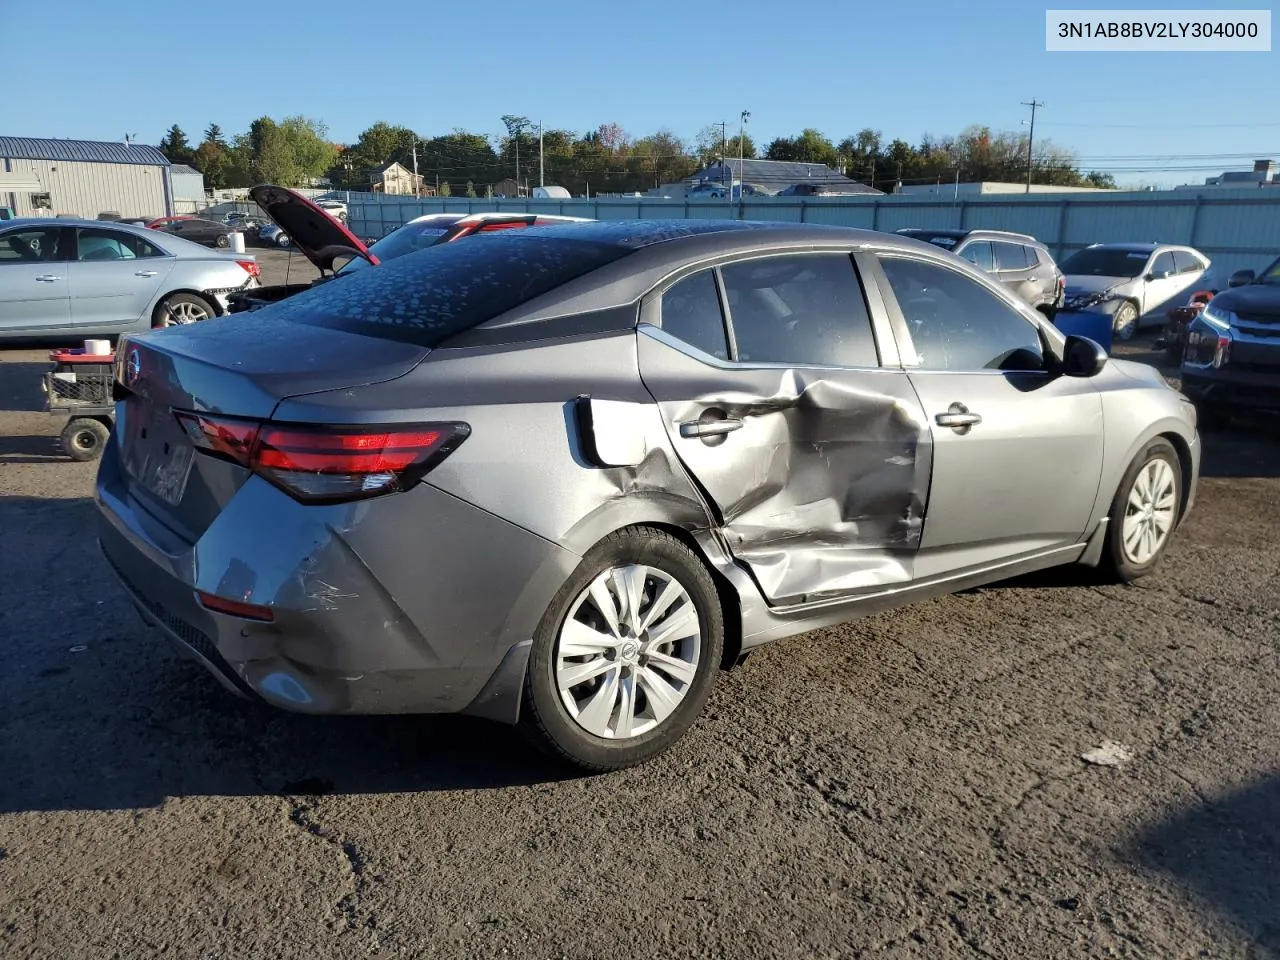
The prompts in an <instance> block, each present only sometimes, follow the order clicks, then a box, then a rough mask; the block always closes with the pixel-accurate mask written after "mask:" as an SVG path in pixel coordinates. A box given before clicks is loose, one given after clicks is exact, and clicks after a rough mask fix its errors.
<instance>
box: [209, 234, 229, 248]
mask: <svg viewBox="0 0 1280 960" xmlns="http://www.w3.org/2000/svg"><path fill="white" fill-rule="evenodd" d="M213 242H214V243H216V244H217V245H218V246H219V247H223V248H225V247H229V246H230V245H231V238H230V237H229V236H227V235H226V234H225V233H220V234H218V238H217V239H216V240H214V241H213Z"/></svg>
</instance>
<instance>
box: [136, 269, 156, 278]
mask: <svg viewBox="0 0 1280 960" xmlns="http://www.w3.org/2000/svg"><path fill="white" fill-rule="evenodd" d="M155 275H156V272H155V271H154V270H139V271H138V272H137V273H135V274H134V276H135V277H154V276H155Z"/></svg>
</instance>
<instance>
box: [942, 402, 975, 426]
mask: <svg viewBox="0 0 1280 960" xmlns="http://www.w3.org/2000/svg"><path fill="white" fill-rule="evenodd" d="M933 421H934V423H936V424H937V425H938V426H940V427H950V428H951V429H952V430H954V431H955V432H956V433H961V434H964V433H968V432H969V428H970V427H972V426H973V425H974V424H975V423H981V422H982V415H981V414H977V413H972V412H971V411H970V410H969V408H968V407H966V406H965V405H964V404H963V403H959V402H957V403H953V404H951V406H950V407H948V408H947V412H946V413H940V414H938V415H937V416H935V417H934V418H933Z"/></svg>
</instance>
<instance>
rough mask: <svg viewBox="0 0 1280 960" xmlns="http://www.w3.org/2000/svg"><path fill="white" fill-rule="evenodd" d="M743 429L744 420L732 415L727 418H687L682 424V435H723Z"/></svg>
mask: <svg viewBox="0 0 1280 960" xmlns="http://www.w3.org/2000/svg"><path fill="white" fill-rule="evenodd" d="M741 429H742V421H741V420H737V419H734V418H732V417H730V418H728V419H725V420H686V421H685V422H684V423H682V424H680V436H682V437H723V436H724V435H725V434H726V433H733V431H735V430H741Z"/></svg>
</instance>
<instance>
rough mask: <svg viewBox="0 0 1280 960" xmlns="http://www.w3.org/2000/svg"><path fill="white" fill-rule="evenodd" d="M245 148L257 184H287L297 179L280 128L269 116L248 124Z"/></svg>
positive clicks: (294, 165) (299, 176)
mask: <svg viewBox="0 0 1280 960" xmlns="http://www.w3.org/2000/svg"><path fill="white" fill-rule="evenodd" d="M249 147H250V150H251V151H252V156H253V159H252V163H251V169H252V172H253V176H254V177H255V178H256V179H257V181H258V182H259V183H273V184H277V185H279V186H282V187H289V186H295V185H296V184H297V182H298V181H299V180H300V179H301V175H300V173H299V171H298V167H297V164H295V163H294V160H293V156H292V155H291V154H290V151H289V143H288V140H287V138H286V137H285V134H284V131H283V130H282V129H281V128H280V125H279V124H278V123H276V122H275V121H274V120H272V119H271V118H270V117H259V118H258V119H257V120H254V121H253V122H252V123H251V124H249Z"/></svg>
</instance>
